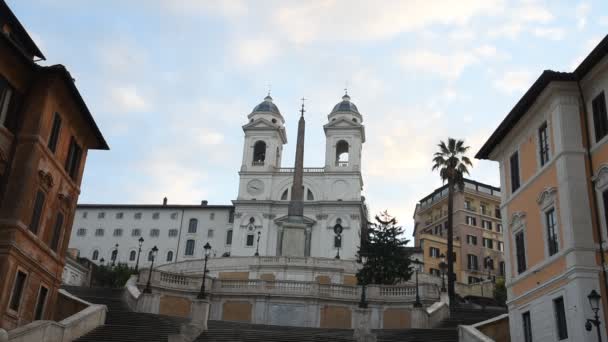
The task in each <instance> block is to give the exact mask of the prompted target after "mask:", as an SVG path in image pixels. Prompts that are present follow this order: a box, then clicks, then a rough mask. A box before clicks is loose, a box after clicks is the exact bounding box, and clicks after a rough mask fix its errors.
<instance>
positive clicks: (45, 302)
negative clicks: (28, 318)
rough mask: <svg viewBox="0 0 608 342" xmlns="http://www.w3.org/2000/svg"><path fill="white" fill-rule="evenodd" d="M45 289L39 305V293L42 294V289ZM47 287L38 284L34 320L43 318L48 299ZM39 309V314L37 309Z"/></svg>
mask: <svg viewBox="0 0 608 342" xmlns="http://www.w3.org/2000/svg"><path fill="white" fill-rule="evenodd" d="M43 289H44V290H46V293H45V295H44V301H43V303H42V307H39V305H40V295H41V294H42V290H43ZM49 291H50V290H49V287H48V286H45V285H44V284H40V286H39V287H38V295H37V296H36V306H35V307H34V320H41V319H43V318H44V313H45V311H46V306H47V303H48V301H49ZM38 309H40V315H39V314H38V313H39V310H38Z"/></svg>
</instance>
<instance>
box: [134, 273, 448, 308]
mask: <svg viewBox="0 0 608 342" xmlns="http://www.w3.org/2000/svg"><path fill="white" fill-rule="evenodd" d="M148 272H149V270H147V269H143V270H141V274H140V278H139V283H138V284H139V285H140V286H142V287H143V286H145V285H146V283H147V279H148ZM201 280H202V277H201V276H200V275H189V274H180V273H170V272H165V271H161V270H154V271H153V272H152V276H151V280H150V284H151V286H152V287H154V288H158V289H165V290H177V291H185V292H191V293H192V294H194V293H196V292H198V291H199V289H200V286H201ZM206 284H207V291H208V292H209V293H210V294H212V295H234V294H238V295H265V296H274V295H281V296H285V295H288V296H294V297H300V296H303V297H314V298H326V299H342V300H350V301H356V300H358V299H359V298H360V296H361V286H352V285H342V284H320V283H318V282H310V281H297V280H273V281H267V280H261V279H243V280H232V279H217V278H209V277H208V278H207V281H206ZM418 292H419V296H420V298H421V300H423V301H436V300H438V299H439V288H438V286H437V285H435V284H420V285H419V287H418ZM366 295H367V299H368V300H369V301H372V302H373V301H375V302H412V301H414V299H415V298H416V286H415V285H412V284H406V285H395V286H388V285H368V286H367V287H366Z"/></svg>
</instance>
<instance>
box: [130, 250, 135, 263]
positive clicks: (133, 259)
mask: <svg viewBox="0 0 608 342" xmlns="http://www.w3.org/2000/svg"><path fill="white" fill-rule="evenodd" d="M135 257H137V252H135V251H131V252H129V261H135Z"/></svg>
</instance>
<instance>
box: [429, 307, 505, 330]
mask: <svg viewBox="0 0 608 342" xmlns="http://www.w3.org/2000/svg"><path fill="white" fill-rule="evenodd" d="M505 313H507V310H506V309H504V308H500V307H487V308H485V309H481V308H478V307H477V306H475V305H472V304H458V305H457V306H455V307H454V308H452V309H451V311H450V318H448V319H446V320H444V321H443V322H441V324H440V325H439V327H438V328H443V329H456V328H458V326H459V325H472V324H475V323H479V322H483V321H485V320H488V319H490V318H494V317H496V316H500V315H502V314H505Z"/></svg>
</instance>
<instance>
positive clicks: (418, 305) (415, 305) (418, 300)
mask: <svg viewBox="0 0 608 342" xmlns="http://www.w3.org/2000/svg"><path fill="white" fill-rule="evenodd" d="M412 262H413V263H414V265H416V266H415V267H414V271H415V272H416V301H415V302H414V307H415V308H421V307H422V303H420V294H419V293H418V267H419V265H420V264H421V262H420V261H419V260H418V259H414V260H412Z"/></svg>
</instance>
